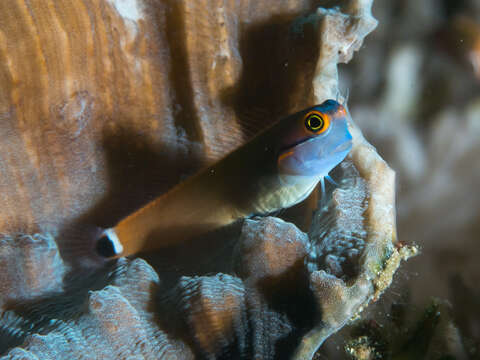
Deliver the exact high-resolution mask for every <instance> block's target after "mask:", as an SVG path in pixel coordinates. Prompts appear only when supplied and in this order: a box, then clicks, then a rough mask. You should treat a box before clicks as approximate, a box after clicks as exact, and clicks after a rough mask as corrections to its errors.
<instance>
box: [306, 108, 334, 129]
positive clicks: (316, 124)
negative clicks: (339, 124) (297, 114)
mask: <svg viewBox="0 0 480 360" xmlns="http://www.w3.org/2000/svg"><path fill="white" fill-rule="evenodd" d="M329 125H330V121H329V120H328V118H327V117H326V116H324V115H323V114H321V113H319V112H318V111H310V112H309V113H308V114H307V115H305V127H306V128H307V129H308V130H309V131H311V132H314V133H315V134H321V133H323V132H324V131H325V130H327V129H328V127H329Z"/></svg>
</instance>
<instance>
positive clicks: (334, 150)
mask: <svg viewBox="0 0 480 360" xmlns="http://www.w3.org/2000/svg"><path fill="white" fill-rule="evenodd" d="M348 116H349V115H348V113H347V110H346V109H345V107H344V106H343V105H341V104H339V103H338V102H337V101H335V100H326V101H325V102H323V103H322V104H320V105H317V106H314V107H312V108H309V109H306V110H304V111H302V112H300V113H298V114H296V116H295V117H294V119H293V120H292V121H291V125H292V128H291V131H289V134H288V135H287V136H286V141H285V142H284V147H283V148H282V149H280V152H279V155H278V158H277V166H278V172H279V175H281V176H282V177H295V178H296V177H307V178H312V177H314V178H321V177H324V176H326V175H328V173H329V172H330V171H331V170H332V169H333V168H334V167H335V166H337V165H338V164H339V163H340V162H341V161H342V160H343V159H344V158H345V157H346V156H347V155H348V153H349V152H350V150H351V148H352V135H351V134H350V132H349V130H348V123H347V117H348Z"/></svg>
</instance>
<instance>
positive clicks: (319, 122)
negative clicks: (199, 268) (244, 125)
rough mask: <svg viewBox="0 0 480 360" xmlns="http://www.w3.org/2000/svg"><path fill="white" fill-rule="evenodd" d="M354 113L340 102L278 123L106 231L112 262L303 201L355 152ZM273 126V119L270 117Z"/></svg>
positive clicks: (99, 242)
mask: <svg viewBox="0 0 480 360" xmlns="http://www.w3.org/2000/svg"><path fill="white" fill-rule="evenodd" d="M348 116H349V114H348V112H347V110H346V108H345V107H344V105H342V104H340V103H338V102H337V101H335V100H331V99H330V100H326V101H324V102H323V103H321V104H319V105H316V106H313V107H310V108H307V109H304V110H302V111H299V112H297V113H295V114H292V115H289V116H287V117H285V118H283V119H281V120H278V121H274V120H272V124H271V125H270V126H269V127H268V128H267V129H266V130H264V131H262V132H261V133H260V134H258V135H257V136H255V137H253V138H252V140H250V141H249V142H247V143H246V144H245V145H243V146H241V147H239V148H238V149H236V150H234V151H233V152H231V153H229V154H228V155H226V156H225V157H224V158H223V159H221V160H220V161H218V162H216V163H215V164H213V165H211V166H209V167H206V168H204V169H203V170H201V171H199V172H198V173H197V174H195V175H193V176H192V177H190V178H188V179H187V180H185V181H184V182H182V183H180V184H178V185H177V186H175V187H174V188H173V189H172V190H170V191H168V192H166V193H165V194H163V195H161V196H159V197H158V198H156V199H154V200H152V201H151V202H150V203H148V204H146V205H145V206H144V207H142V208H140V209H139V210H137V211H135V212H133V213H132V214H130V215H128V216H127V217H125V218H124V219H122V220H121V221H119V222H118V223H117V224H116V225H115V226H114V227H112V228H108V229H105V230H102V231H101V233H100V234H99V235H98V238H97V239H95V249H96V252H97V254H98V255H99V256H100V257H102V258H106V259H115V258H118V257H122V256H129V255H134V254H137V253H141V252H147V251H157V250H160V249H162V248H164V247H168V246H172V245H175V244H179V243H182V242H184V241H187V240H191V239H193V238H195V237H198V236H199V235H202V234H207V233H209V232H211V231H214V230H216V229H218V228H221V227H223V226H226V225H229V224H232V223H233V222H235V221H237V220H239V219H242V218H248V217H252V216H257V215H266V214H271V213H273V212H275V211H278V210H280V209H284V208H289V207H291V206H293V205H295V204H298V203H300V202H302V201H303V200H304V199H306V198H307V197H308V196H309V195H310V193H311V192H312V191H313V190H314V189H315V188H316V186H317V185H318V184H319V183H320V184H321V187H322V196H324V194H325V182H324V180H325V179H327V180H328V179H329V175H328V174H329V172H330V171H331V170H332V169H333V168H334V167H336V166H337V165H338V164H339V163H340V162H341V161H342V160H343V159H344V158H345V157H346V156H347V155H348V153H349V152H350V150H351V148H352V136H351V134H350V132H349V130H348V121H347V118H348ZM267 120H268V119H267Z"/></svg>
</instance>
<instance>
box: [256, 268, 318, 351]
mask: <svg viewBox="0 0 480 360" xmlns="http://www.w3.org/2000/svg"><path fill="white" fill-rule="evenodd" d="M257 289H259V291H260V293H261V294H262V296H263V297H264V298H265V300H266V302H267V304H268V306H269V308H270V309H272V310H273V311H275V312H276V313H277V314H279V317H280V316H282V317H283V316H286V318H287V319H288V323H289V324H291V326H292V331H291V332H290V333H289V334H288V335H287V336H285V337H282V338H281V339H280V340H279V341H277V343H276V344H275V353H276V354H278V355H279V357H278V358H279V359H280V358H281V359H290V358H291V356H292V354H293V352H294V351H295V349H296V348H297V346H298V345H299V343H300V341H301V339H302V337H303V335H305V334H306V333H307V332H308V331H310V330H311V329H312V328H313V327H314V325H315V323H316V322H318V320H319V319H320V314H319V309H318V307H317V305H316V303H315V294H313V292H312V289H311V288H310V280H309V273H308V271H307V268H306V267H305V265H304V261H303V259H300V260H299V261H297V263H295V264H294V265H293V266H291V267H290V268H289V269H288V271H287V272H285V273H283V274H281V275H279V276H275V277H268V278H265V279H263V280H262V281H261V283H259V284H257ZM254 321H255V319H254Z"/></svg>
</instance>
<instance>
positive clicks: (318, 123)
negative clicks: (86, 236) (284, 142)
mask: <svg viewBox="0 0 480 360" xmlns="http://www.w3.org/2000/svg"><path fill="white" fill-rule="evenodd" d="M321 125H322V122H321V121H320V119H319V118H318V117H317V116H312V117H311V118H310V127H311V128H312V129H317V128H319V127H320V126H321Z"/></svg>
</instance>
